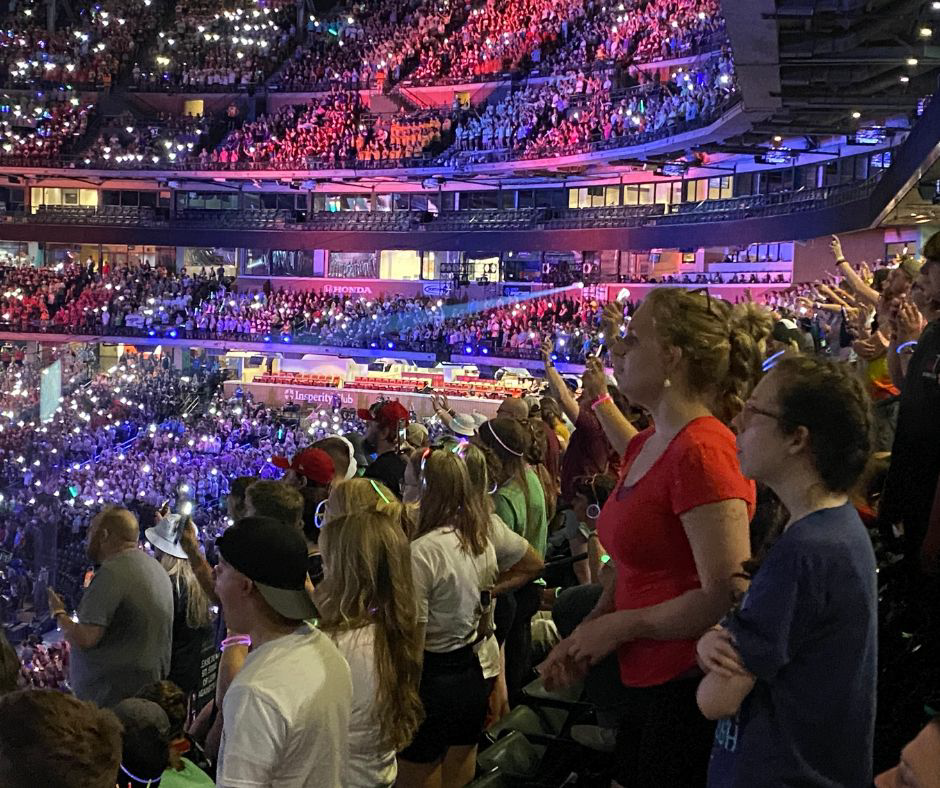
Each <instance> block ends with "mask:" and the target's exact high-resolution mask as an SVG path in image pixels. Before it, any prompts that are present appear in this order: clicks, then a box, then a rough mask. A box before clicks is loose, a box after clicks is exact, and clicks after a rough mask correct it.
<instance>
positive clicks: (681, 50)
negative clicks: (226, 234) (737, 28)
mask: <svg viewBox="0 0 940 788" xmlns="http://www.w3.org/2000/svg"><path fill="white" fill-rule="evenodd" d="M110 2H111V5H110V6H108V8H111V9H112V10H110V11H109V10H107V8H102V7H100V6H95V7H94V8H93V9H91V10H90V11H89V12H88V14H87V15H86V16H88V20H91V21H93V22H94V25H95V26H96V27H95V28H94V29H95V30H96V31H97V33H96V35H97V34H100V36H111V37H112V38H115V41H118V40H123V38H122V36H124V33H123V31H126V30H139V29H140V25H141V20H144V21H145V22H146V23H147V24H148V25H150V26H151V27H154V28H155V29H156V28H159V25H158V24H157V16H156V14H157V5H156V4H155V2H156V0H142V2H143V3H144V5H142V6H141V9H139V10H141V13H140V14H138V15H134V19H133V22H132V21H131V20H130V16H131V14H130V13H129V10H128V9H127V8H125V6H124V5H121V6H120V7H119V6H118V5H117V4H118V3H127V2H136V0H110ZM130 10H133V9H130ZM295 11H296V9H295V8H294V7H293V6H292V5H291V4H289V3H287V2H282V1H281V0H278V2H275V3H272V4H266V5H264V6H258V5H257V4H256V3H254V2H251V1H250V0H241V1H240V2H239V3H238V4H236V6H235V7H233V8H226V9H224V10H221V11H219V10H218V9H217V8H216V7H215V6H214V5H212V3H211V2H210V1H209V0H181V2H180V3H178V4H177V6H176V8H175V12H174V16H173V19H172V22H171V24H170V25H169V26H168V27H166V26H164V29H162V30H159V31H158V32H157V34H156V36H155V38H153V41H154V43H153V46H152V47H151V49H150V50H149V51H148V52H147V53H146V54H145V55H138V58H139V59H138V61H137V62H135V63H134V66H133V69H132V70H131V69H130V64H129V62H127V63H126V65H128V71H129V72H130V73H129V77H130V79H131V83H132V84H136V85H137V86H138V87H139V88H140V89H163V88H167V89H174V90H184V91H187V90H192V91H198V90H201V89H209V90H215V89H218V90H229V89H234V88H238V87H243V86H246V85H249V84H253V85H257V84H260V83H261V82H263V81H264V80H265V78H266V77H267V76H268V75H270V74H272V73H273V72H275V71H276V70H277V69H278V67H279V65H280V64H282V63H283V61H284V58H285V57H287V58H288V60H287V62H286V63H283V65H282V66H281V68H280V73H279V75H277V76H275V79H274V82H275V83H276V84H278V85H279V86H280V87H281V88H282V89H297V88H310V87H312V86H317V87H320V88H324V87H328V86H330V87H331V88H332V89H331V90H330V91H329V92H328V93H326V94H325V95H320V96H316V97H314V98H312V99H309V100H308V101H306V102H304V103H302V104H296V105H294V106H282V107H280V108H278V109H273V110H271V111H270V112H268V113H267V114H264V115H261V116H260V117H258V118H257V119H254V118H253V113H248V119H246V120H245V121H244V122H242V123H241V124H239V122H238V117H239V114H240V112H241V110H239V108H238V107H237V106H236V105H235V104H232V105H231V106H230V107H229V109H228V110H226V115H227V116H228V121H227V125H228V127H229V133H228V134H227V136H226V137H225V138H224V139H223V140H222V141H221V143H220V144H214V141H215V138H213V139H210V135H208V134H207V133H206V131H207V129H208V127H209V126H210V124H211V123H212V122H213V121H212V120H211V119H206V120H205V121H203V120H202V119H197V118H194V117H188V116H185V117H177V118H175V119H174V118H166V117H157V118H153V119H142V120H139V121H138V120H136V119H130V118H128V119H126V122H122V121H123V119H122V118H118V119H117V121H116V122H112V121H107V122H106V123H105V126H104V127H103V128H102V129H101V130H100V131H99V133H98V135H97V138H96V139H95V140H94V141H93V142H91V144H90V145H89V147H88V148H87V150H86V151H85V152H84V155H79V156H78V157H77V158H76V161H81V162H83V163H84V165H85V166H105V167H113V168H118V167H121V166H124V167H127V168H141V169H146V168H174V167H182V168H190V167H195V166H200V167H204V168H220V169H230V168H238V167H240V166H248V167H253V168H260V167H262V166H267V165H270V166H272V167H274V168H305V167H308V166H313V164H314V163H317V164H320V165H322V164H324V163H325V164H333V165H340V164H350V163H354V162H357V161H361V162H388V163H389V164H390V165H393V166H394V164H395V163H398V162H408V161H413V160H415V159H417V158H418V157H425V158H427V157H439V158H438V162H439V163H452V162H453V161H454V160H455V158H456V159H460V158H469V160H473V159H475V158H479V155H478V154H480V153H484V154H487V155H488V154H490V153H494V152H495V153H500V154H501V155H510V156H513V157H520V156H521V157H527V158H534V157H542V156H544V155H547V154H551V153H554V152H559V151H565V152H569V153H575V152H581V151H584V150H587V149H588V148H590V147H591V146H596V145H605V144H611V143H612V142H621V141H622V142H624V143H629V142H630V140H631V139H634V138H637V137H639V136H641V135H644V134H647V133H649V132H656V133H659V134H665V133H669V131H670V130H671V129H672V128H673V127H678V126H681V125H683V124H690V123H698V122H703V121H704V120H706V119H708V118H710V117H711V116H712V114H713V113H714V112H715V111H716V110H717V109H718V108H720V107H721V106H723V104H724V103H725V101H726V100H727V99H728V98H729V97H730V96H731V95H732V94H733V93H734V91H735V83H734V69H733V63H732V60H731V56H730V54H729V53H727V52H723V53H721V54H720V55H718V56H714V57H712V58H711V60H709V61H705V62H700V63H699V64H697V65H693V66H686V67H680V68H678V69H675V70H674V71H673V72H672V73H671V75H670V77H669V78H668V79H663V78H662V77H661V75H660V72H659V71H657V70H655V69H654V70H648V69H644V68H641V67H640V66H641V65H642V64H643V63H644V61H649V60H652V59H657V58H662V57H669V56H672V55H679V54H686V53H688V52H690V51H693V50H694V49H695V48H696V47H697V46H699V45H700V44H703V43H705V42H706V40H708V39H709V37H713V36H714V35H715V34H716V33H720V32H721V30H722V26H723V22H722V20H721V17H720V14H719V9H718V8H717V7H716V4H715V3H714V0H681V2H680V1H679V0H651V1H650V2H646V3H642V2H637V3H632V4H631V3H626V4H624V3H621V4H619V5H616V6H614V5H611V6H610V7H608V6H606V5H601V4H599V3H593V2H592V3H589V4H588V5H587V6H583V7H582V6H581V5H579V4H576V3H572V4H570V5H563V6H558V5H557V4H553V3H542V5H538V6H535V7H533V6H532V5H531V4H530V3H529V4H524V3H517V2H510V3H509V4H508V5H507V4H505V3H502V2H495V0H487V2H484V3H483V4H482V5H479V6H469V5H468V6H466V7H464V8H460V9H456V8H450V7H449V6H440V7H439V6H435V5H434V4H432V3H430V2H427V1H426V0H400V1H399V2H396V3H392V4H388V3H371V4H370V3H366V4H361V5H359V6H356V7H354V8H350V9H347V10H343V9H340V10H337V11H335V12H333V15H332V16H331V17H324V18H322V19H320V18H317V17H316V16H313V15H311V16H309V18H308V21H307V26H308V30H307V35H308V37H307V41H306V42H305V43H303V44H298V43H297V32H298V31H297V29H296V27H295V24H296V22H297V19H296V14H295ZM24 13H25V12H24ZM88 20H86V21H88ZM69 31H72V28H69ZM72 32H74V33H75V35H73V38H74V39H75V42H76V43H75V46H76V47H78V48H79V49H81V48H82V47H85V46H86V45H88V46H91V48H92V49H99V50H101V51H110V50H111V49H112V48H113V49H114V50H115V51H116V52H119V53H121V54H120V57H121V64H125V61H127V56H129V55H130V53H131V50H130V49H128V47H127V46H120V45H119V44H117V43H112V42H111V41H110V39H109V41H108V42H107V43H103V44H102V43H101V42H98V43H96V41H97V39H96V38H95V36H94V35H92V33H88V34H87V35H86V33H83V32H82V31H80V30H74V31H72ZM86 38H87V39H88V40H87V41H86V40H85V39H86ZM138 38H139V41H138V43H140V44H141V45H143V44H144V43H146V41H147V40H148V37H147V36H146V35H141V36H139V37H138ZM24 41H25V39H24ZM44 45H45V44H44ZM102 46H103V47H104V49H101V47H102ZM291 47H294V49H293V54H292V55H291ZM24 62H25V63H26V65H27V66H29V64H30V63H31V62H32V61H24ZM43 62H44V63H47V65H48V66H50V67H49V68H47V67H46V66H43V68H44V69H45V70H47V71H48V77H49V79H50V80H52V81H53V82H54V81H55V80H56V79H60V78H64V76H63V75H62V74H60V73H59V72H58V71H56V70H55V68H58V66H56V65H54V59H47V60H43ZM121 64H119V65H121ZM119 65H118V66H115V68H118V67H119ZM29 67H30V68H31V67H32V66H29ZM533 68H538V69H539V70H540V71H541V72H542V73H549V74H552V75H553V76H550V77H549V78H548V79H547V81H544V82H538V81H536V82H532V83H530V84H529V85H528V86H527V87H525V88H523V89H521V90H511V91H510V92H509V93H508V94H507V95H505V96H504V97H503V98H501V99H497V100H496V101H493V102H490V103H486V104H483V105H480V106H477V107H471V106H460V105H459V102H457V101H455V103H454V106H453V107H430V108H427V109H421V110H406V109H404V108H403V109H402V110H401V112H400V113H397V114H394V115H388V114H385V115H373V114H370V113H369V109H368V104H367V99H365V98H363V97H362V96H361V95H360V94H359V93H358V92H357V90H356V88H357V87H360V86H361V87H365V86H370V85H371V86H380V85H381V84H384V82H385V81H386V80H387V79H390V80H392V81H400V80H402V79H406V78H410V79H413V80H419V81H421V80H428V81H431V82H433V81H435V80H443V81H453V80H459V79H472V78H475V77H480V76H482V75H483V74H485V73H489V72H490V71H492V72H494V73H495V72H503V71H505V70H507V69H511V70H521V71H523V72H524V71H526V70H530V69H533ZM25 73H26V72H24V74H25ZM34 77H35V75H33V78H34ZM34 81H35V79H34ZM89 106H90V105H86V104H85V103H84V102H83V101H82V99H81V98H80V97H79V96H78V95H75V94H72V93H69V92H66V91H65V90H58V91H52V92H49V93H45V94H42V95H36V96H30V97H29V98H25V97H23V98H19V97H15V98H13V99H11V100H10V102H9V106H8V105H3V106H0V114H5V115H7V116H8V122H7V123H6V124H4V126H3V127H2V131H0V134H3V135H4V136H5V137H6V139H5V140H4V141H3V142H2V143H0V144H2V150H0V156H4V155H6V156H9V157H10V158H9V160H10V161H11V162H20V161H22V162H27V161H35V160H37V159H46V160H48V159H54V158H56V157H61V155H62V154H63V153H68V154H73V153H77V151H73V150H71V149H70V148H71V147H73V143H75V142H77V141H78V139H79V138H81V136H82V135H83V133H84V131H85V129H86V127H87V123H88V111H89Z"/></svg>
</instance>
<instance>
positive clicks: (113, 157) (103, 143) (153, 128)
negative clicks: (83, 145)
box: [84, 113, 209, 167]
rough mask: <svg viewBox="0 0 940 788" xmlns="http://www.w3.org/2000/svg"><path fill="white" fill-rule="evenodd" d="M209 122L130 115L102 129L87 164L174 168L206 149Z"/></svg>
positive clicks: (185, 117) (196, 118)
mask: <svg viewBox="0 0 940 788" xmlns="http://www.w3.org/2000/svg"><path fill="white" fill-rule="evenodd" d="M208 126H209V121H208V120H207V119H206V118H203V117H201V116H195V115H163V114H161V115H158V116H157V117H155V118H154V119H153V120H150V121H139V120H137V119H136V118H134V116H133V115H132V114H130V113H125V114H124V115H122V116H120V117H118V118H116V119H115V120H114V121H113V122H111V123H110V124H108V125H107V127H105V128H103V129H102V130H101V131H100V132H99V133H98V136H97V138H96V139H95V141H94V142H93V143H92V144H91V146H90V147H89V148H88V149H87V150H86V151H85V153H84V161H85V163H86V164H95V165H96V166H112V165H113V166H117V167H159V166H167V167H172V166H173V165H175V164H185V163H186V162H187V161H189V160H191V159H193V158H194V157H195V156H196V154H197V152H198V151H200V150H203V146H202V144H201V143H202V141H204V140H205V135H206V134H207V132H208Z"/></svg>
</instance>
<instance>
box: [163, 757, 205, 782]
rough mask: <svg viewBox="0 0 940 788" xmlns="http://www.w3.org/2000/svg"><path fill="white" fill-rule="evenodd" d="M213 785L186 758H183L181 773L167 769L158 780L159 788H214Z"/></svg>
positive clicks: (202, 772)
mask: <svg viewBox="0 0 940 788" xmlns="http://www.w3.org/2000/svg"><path fill="white" fill-rule="evenodd" d="M214 786H215V783H214V782H213V781H212V778H211V777H209V775H208V774H206V773H205V772H204V771H203V770H202V769H200V768H199V767H198V766H196V764H194V763H193V762H192V761H191V760H189V759H188V758H183V771H181V772H177V771H175V770H173V769H167V770H166V771H165V772H163V777H162V778H160V788H214Z"/></svg>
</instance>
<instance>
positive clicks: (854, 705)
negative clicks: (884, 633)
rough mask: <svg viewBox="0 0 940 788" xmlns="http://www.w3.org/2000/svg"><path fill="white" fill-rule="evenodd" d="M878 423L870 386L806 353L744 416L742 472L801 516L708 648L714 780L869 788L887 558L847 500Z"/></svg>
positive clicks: (760, 559) (776, 375) (701, 698)
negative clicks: (880, 584)
mask: <svg viewBox="0 0 940 788" xmlns="http://www.w3.org/2000/svg"><path fill="white" fill-rule="evenodd" d="M871 424H872V419H871V411H870V406H869V402H868V398H867V397H866V395H865V392H864V391H863V390H862V386H861V384H860V383H859V382H858V380H857V379H853V377H852V375H851V373H850V372H849V371H847V370H845V369H843V368H840V367H839V366H837V365H836V364H834V363H832V362H825V361H817V360H815V359H812V358H808V357H805V356H795V357H793V358H785V359H783V360H782V361H780V362H779V363H778V364H777V365H776V367H775V368H774V369H773V371H772V372H770V374H769V375H767V376H766V377H765V378H764V379H763V380H762V381H761V382H760V383H759V384H758V385H757V387H756V388H755V389H754V392H753V394H752V395H751V398H750V399H749V400H748V401H747V403H746V404H745V406H744V409H743V410H742V412H741V413H740V414H739V415H738V417H737V427H738V436H737V442H738V446H739V450H740V457H741V470H742V471H743V472H744V473H745V474H746V475H747V476H748V477H749V478H752V479H755V480H756V481H757V482H759V483H762V484H766V485H767V486H768V487H769V488H770V489H771V490H772V491H773V492H774V493H776V495H777V496H778V497H779V498H780V501H781V502H782V503H783V505H784V506H785V507H786V510H787V512H788V513H789V519H788V520H787V523H786V525H785V527H784V530H783V533H782V534H781V535H780V536H779V538H777V539H776V540H775V541H774V542H773V544H772V545H771V546H770V547H769V550H767V552H766V554H765V555H761V554H760V553H759V554H758V556H757V558H756V560H755V561H751V562H748V564H746V567H745V568H746V571H747V572H748V574H750V576H751V582H750V587H749V588H748V591H747V593H746V594H745V595H744V598H743V599H742V601H741V604H740V606H739V607H738V608H737V609H736V610H734V611H733V612H732V613H731V614H730V615H728V616H727V617H725V619H724V620H723V622H722V624H721V625H720V626H718V627H714V628H713V629H712V630H710V631H709V632H707V633H706V634H705V635H704V636H703V637H702V639H701V640H700V641H699V644H698V656H699V662H700V664H701V665H702V666H703V668H704V669H705V670H706V671H707V672H706V676H705V678H704V679H703V680H702V682H701V683H700V685H699V688H698V703H699V707H700V708H701V709H702V712H703V713H704V714H705V716H706V717H708V718H709V719H718V720H719V723H718V728H717V731H716V734H715V744H714V746H713V748H712V758H711V764H710V767H709V774H708V785H709V786H748V785H755V784H767V785H792V784H797V783H809V782H811V783H814V784H818V785H822V784H828V785H846V786H848V785H858V786H864V785H870V784H871V780H872V766H871V764H872V742H873V739H874V725H875V681H876V672H875V666H876V661H877V651H878V642H877V605H878V602H877V588H876V569H875V555H874V551H873V549H872V545H871V539H870V538H869V536H868V532H867V531H866V530H865V526H864V525H863V524H862V521H861V519H860V518H859V516H858V513H857V512H856V510H855V508H854V506H853V505H852V503H851V502H850V500H849V496H848V493H849V491H850V490H851V489H852V487H853V485H854V484H855V483H856V481H857V480H858V478H859V476H860V475H861V473H862V471H863V470H864V468H865V465H866V463H867V462H868V457H869V453H870V437H869V435H870V432H871ZM758 564H759V566H758Z"/></svg>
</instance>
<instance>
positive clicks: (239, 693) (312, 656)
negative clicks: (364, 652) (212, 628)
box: [216, 624, 352, 788]
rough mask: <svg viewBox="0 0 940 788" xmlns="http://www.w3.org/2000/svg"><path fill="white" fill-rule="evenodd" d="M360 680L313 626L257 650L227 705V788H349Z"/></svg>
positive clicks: (223, 770)
mask: <svg viewBox="0 0 940 788" xmlns="http://www.w3.org/2000/svg"><path fill="white" fill-rule="evenodd" d="M351 699H352V681H351V679H350V674H349V666H348V665H347V664H346V660H344V659H343V657H342V655H341V654H340V653H339V650H338V649H337V648H336V646H334V645H333V642H332V641H331V640H330V638H329V637H328V636H327V635H326V634H324V633H323V632H320V631H319V630H316V629H314V628H313V627H311V626H310V625H309V624H304V625H303V626H301V627H298V628H297V629H296V630H295V631H294V632H292V633H291V634H289V635H284V636H283V637H279V638H277V639H276V640H272V641H270V642H268V643H265V644H264V645H262V646H260V647H259V648H257V649H255V650H253V651H251V652H250V653H249V654H248V658H247V659H246V660H245V665H244V667H243V668H242V669H241V671H239V673H238V675H237V676H236V677H235V679H234V681H232V684H231V686H230V687H229V690H228V692H227V693H226V694H225V700H224V701H223V703H222V715H223V719H224V727H223V732H222V745H221V749H220V751H219V769H218V776H217V778H216V785H217V786H219V787H220V788H230V787H231V788H259V787H260V786H264V788H341V786H342V785H343V778H344V774H345V769H346V761H347V757H348V745H347V736H348V730H349V712H350V704H351Z"/></svg>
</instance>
